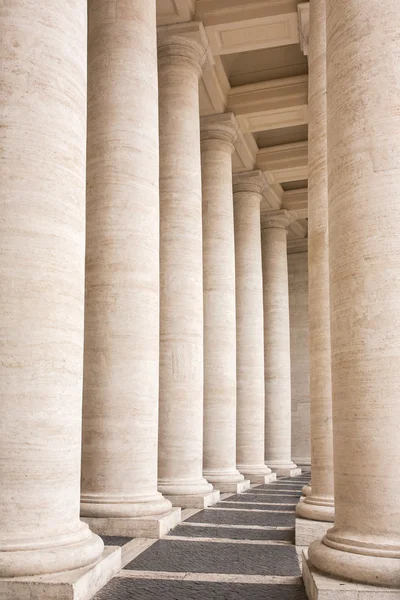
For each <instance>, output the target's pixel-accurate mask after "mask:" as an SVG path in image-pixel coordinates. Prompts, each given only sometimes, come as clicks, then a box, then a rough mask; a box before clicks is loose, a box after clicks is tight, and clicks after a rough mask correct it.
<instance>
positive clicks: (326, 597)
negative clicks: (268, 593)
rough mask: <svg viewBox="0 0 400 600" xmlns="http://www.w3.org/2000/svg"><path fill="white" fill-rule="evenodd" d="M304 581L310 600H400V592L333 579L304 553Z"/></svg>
mask: <svg viewBox="0 0 400 600" xmlns="http://www.w3.org/2000/svg"><path fill="white" fill-rule="evenodd" d="M302 570H303V581H304V585H305V588H306V592H307V596H308V600H399V599H400V590H399V589H393V588H383V587H375V586H372V585H363V584H361V583H351V582H348V581H344V580H340V579H333V578H331V577H327V576H326V575H322V573H319V572H318V571H316V569H314V567H313V566H312V565H311V564H310V562H309V560H308V556H307V551H303V569H302Z"/></svg>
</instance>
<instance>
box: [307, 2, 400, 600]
mask: <svg viewBox="0 0 400 600" xmlns="http://www.w3.org/2000/svg"><path fill="white" fill-rule="evenodd" d="M361 8H362V10H361ZM372 15H373V16H372ZM399 30H400V13H399V3H398V1H397V0H387V1H386V2H385V3H384V4H382V5H379V6H377V4H376V2H375V1H373V0H365V1H364V2H363V3H362V7H360V3H359V1H358V0H328V2H327V93H328V96H327V97H328V169H329V244H330V245H329V261H330V306H331V344H332V397H333V440H334V477H335V513H336V514H335V525H334V528H333V529H330V530H329V531H328V533H327V535H326V536H325V537H324V539H323V542H322V543H321V542H314V544H312V545H311V546H310V554H309V556H310V560H311V562H312V563H313V564H314V565H315V566H316V567H317V568H318V569H319V570H321V571H325V572H326V573H328V574H330V575H333V576H336V577H342V578H349V579H352V580H355V581H359V582H364V583H369V584H376V585H388V586H394V587H400V511H399V505H400V478H399V472H400V452H399V423H400V402H399V389H400V235H399V228H400V146H399V137H400V60H399V51H400V38H399ZM371 595H372V594H371ZM359 597H360V598H361V597H364V596H362V595H361V592H360V595H359ZM379 597H381V596H379ZM382 597H383V596H382Z"/></svg>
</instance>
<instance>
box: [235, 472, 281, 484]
mask: <svg viewBox="0 0 400 600" xmlns="http://www.w3.org/2000/svg"><path fill="white" fill-rule="evenodd" d="M243 475H245V477H246V479H248V480H249V481H250V483H251V484H252V485H265V484H266V483H273V482H274V481H276V473H269V474H268V475H251V474H250V473H243Z"/></svg>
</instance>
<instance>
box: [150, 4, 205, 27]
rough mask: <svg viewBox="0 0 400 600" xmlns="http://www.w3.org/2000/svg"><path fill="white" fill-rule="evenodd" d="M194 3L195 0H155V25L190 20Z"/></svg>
mask: <svg viewBox="0 0 400 600" xmlns="http://www.w3.org/2000/svg"><path fill="white" fill-rule="evenodd" d="M195 4H196V2H195V0H157V25H171V24H173V23H184V22H185V21H191V20H192V19H193V16H194V11H195Z"/></svg>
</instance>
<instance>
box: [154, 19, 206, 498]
mask: <svg viewBox="0 0 400 600" xmlns="http://www.w3.org/2000/svg"><path fill="white" fill-rule="evenodd" d="M192 27H193V25H192V24H188V25H179V26H171V27H163V28H161V29H160V31H159V40H158V45H159V94H160V97H159V106H160V202H161V250H160V260H161V332H160V335H161V348H160V350H161V355H160V437H159V441H160V451H159V489H160V490H161V491H163V492H164V493H165V494H168V495H169V496H171V497H173V499H174V502H177V501H178V500H177V498H178V497H179V502H180V503H181V505H186V506H187V505H188V503H190V502H192V501H193V500H191V499H190V496H199V495H200V496H201V495H203V494H207V493H209V492H210V491H212V486H211V485H210V484H209V483H207V481H206V480H205V479H203V477H202V465H203V460H202V455H203V277H202V270H203V265H202V201H201V168H200V126H199V97H198V79H199V76H200V74H201V65H202V63H203V61H204V57H205V45H204V44H201V43H200V42H199V41H197V40H195V39H193V38H192V37H191V33H190V32H191V29H192ZM197 27H198V32H200V33H201V32H203V30H202V29H200V27H199V25H197ZM186 31H188V34H187V35H186ZM204 35H205V34H204ZM182 496H183V498H182Z"/></svg>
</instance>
